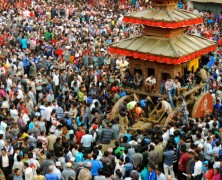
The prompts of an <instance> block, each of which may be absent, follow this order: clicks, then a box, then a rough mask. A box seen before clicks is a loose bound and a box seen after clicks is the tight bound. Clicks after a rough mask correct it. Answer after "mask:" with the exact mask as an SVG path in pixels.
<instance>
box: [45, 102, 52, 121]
mask: <svg viewBox="0 0 222 180" xmlns="http://www.w3.org/2000/svg"><path fill="white" fill-rule="evenodd" d="M52 109H53V107H52V102H48V106H47V107H46V108H45V119H46V121H50V117H51V113H52Z"/></svg>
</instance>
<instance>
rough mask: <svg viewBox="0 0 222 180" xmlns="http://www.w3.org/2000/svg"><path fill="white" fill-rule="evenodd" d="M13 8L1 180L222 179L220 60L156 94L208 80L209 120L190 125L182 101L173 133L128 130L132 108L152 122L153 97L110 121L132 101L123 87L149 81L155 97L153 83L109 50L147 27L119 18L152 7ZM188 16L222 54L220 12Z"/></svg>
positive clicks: (1, 18) (1, 41) (0, 21)
mask: <svg viewBox="0 0 222 180" xmlns="http://www.w3.org/2000/svg"><path fill="white" fill-rule="evenodd" d="M4 2H5V1H4ZM9 2H10V3H8V4H5V3H3V1H2V2H1V3H2V6H1V8H0V10H1V13H0V60H1V61H0V107H1V109H0V111H1V113H0V150H1V151H0V179H1V180H4V179H6V180H9V179H13V180H44V179H46V180H60V179H61V180H75V179H79V180H91V179H95V180H106V179H115V180H121V179H125V180H130V179H132V180H165V179H168V180H171V179H178V180H183V179H195V180H199V179H207V180H220V179H221V177H222V176H221V175H220V174H221V173H222V148H221V143H222V128H221V127H222V119H221V113H222V107H221V99H222V91H221V89H222V71H221V67H222V59H221V56H220V54H213V53H210V54H209V55H206V56H204V57H202V62H205V63H203V65H201V66H200V68H199V69H198V71H197V72H196V73H192V72H189V74H187V75H186V76H185V77H183V78H180V77H171V78H173V79H171V78H170V77H169V78H168V80H166V81H164V82H163V85H162V86H161V91H160V92H159V93H162V94H165V93H166V91H167V92H168V95H169V96H170V95H172V96H180V93H181V92H182V91H186V90H187V89H189V87H190V85H191V84H193V82H194V84H195V83H197V84H199V83H202V82H203V83H206V86H205V88H204V90H203V91H205V92H206V91H207V92H210V93H211V94H212V97H213V99H214V110H213V113H212V114H209V115H207V116H206V117H202V118H198V119H192V118H190V115H189V112H188V110H187V107H186V104H185V102H183V104H182V105H181V108H180V109H179V111H178V112H177V113H176V114H175V115H173V116H172V119H171V121H170V122H169V123H168V125H167V126H166V127H161V126H159V125H158V124H156V125H155V126H154V128H153V129H146V130H141V129H131V128H130V127H131V126H132V124H133V122H136V121H137V119H136V118H135V116H132V113H133V112H132V109H135V108H129V107H130V105H133V106H135V107H136V108H140V110H141V111H140V112H139V113H138V114H140V113H141V112H143V113H144V114H145V116H148V115H149V112H148V106H149V103H150V102H149V101H148V100H147V99H145V100H140V102H139V103H136V104H135V103H134V102H127V101H124V102H123V103H121V104H120V107H119V109H120V113H119V117H118V118H115V119H114V120H112V121H110V120H109V114H110V112H111V110H112V108H113V106H114V104H115V103H116V102H117V101H118V100H119V99H120V98H121V97H123V96H125V95H126V92H125V91H124V89H123V87H130V88H140V86H141V85H142V84H141V83H142V82H143V78H146V83H145V87H146V88H147V90H148V91H155V93H156V91H158V90H157V89H156V88H155V84H156V79H155V76H153V75H152V76H151V77H141V75H140V74H139V73H136V74H135V75H133V74H130V73H129V71H128V65H129V63H128V59H127V58H126V57H123V56H117V55H113V54H110V53H109V52H108V45H109V44H111V43H113V42H118V41H120V40H122V39H125V38H131V37H134V36H137V35H140V34H141V32H142V31H141V29H142V27H141V26H139V25H131V24H128V23H123V22H122V19H123V16H124V14H126V13H127V12H133V11H136V10H142V9H144V8H146V7H148V6H149V5H150V4H149V3H145V2H144V1H136V0H132V1H128V2H127V1H124V0H123V1H121V2H120V1H107V2H106V1H93V0H92V1H86V2H85V1H80V2H78V1H76V2H70V1H67V2H64V3H61V2H59V1H58V2H54V1H49V0H48V1H47V2H45V1H28V2H26V1H15V2H14V3H13V2H11V1H9ZM3 4H4V6H3ZM178 7H179V8H184V9H185V8H186V3H182V2H180V3H179V4H178ZM190 11H193V12H194V13H199V14H200V15H202V16H203V18H204V24H202V25H198V26H192V27H189V28H188V29H187V31H188V32H189V33H193V34H195V35H198V36H201V37H205V38H209V39H212V40H214V41H217V42H218V44H219V47H218V51H217V52H218V53H220V43H221V42H222V39H221V38H222V37H221V34H222V29H221V22H222V13H220V14H219V15H217V14H214V13H213V12H207V11H198V10H197V9H194V10H190ZM221 44H222V43H221ZM171 84H172V86H169V85H171ZM169 87H170V88H172V89H169ZM171 90H172V91H171ZM169 92H171V93H170V94H169ZM180 98H182V97H180ZM158 101H160V102H161V103H162V111H163V112H164V113H165V112H167V114H170V112H172V109H174V104H173V100H172V98H169V102H168V101H167V100H166V99H158ZM130 103H131V104H130ZM135 113H137V110H136V112H135Z"/></svg>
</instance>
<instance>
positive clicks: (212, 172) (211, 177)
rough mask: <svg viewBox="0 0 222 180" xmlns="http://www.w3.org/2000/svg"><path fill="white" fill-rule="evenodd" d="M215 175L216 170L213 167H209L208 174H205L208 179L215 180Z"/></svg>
mask: <svg viewBox="0 0 222 180" xmlns="http://www.w3.org/2000/svg"><path fill="white" fill-rule="evenodd" d="M213 176H214V170H213V169H209V170H208V171H207V173H206V174H204V177H205V179H207V180H213Z"/></svg>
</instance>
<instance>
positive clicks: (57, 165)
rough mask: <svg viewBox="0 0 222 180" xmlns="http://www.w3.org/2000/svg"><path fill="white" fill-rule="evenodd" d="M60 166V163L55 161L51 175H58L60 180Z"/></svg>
mask: <svg viewBox="0 0 222 180" xmlns="http://www.w3.org/2000/svg"><path fill="white" fill-rule="evenodd" d="M61 166H62V164H61V162H59V161H57V162H56V163H55V167H54V169H53V173H54V174H57V175H58V177H59V179H61V176H62V173H61V170H60V169H61Z"/></svg>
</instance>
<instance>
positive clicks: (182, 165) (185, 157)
mask: <svg viewBox="0 0 222 180" xmlns="http://www.w3.org/2000/svg"><path fill="white" fill-rule="evenodd" d="M188 159H189V154H188V153H187V152H185V153H183V154H182V156H181V157H180V161H179V167H178V169H179V171H181V172H184V171H185V168H186V164H187V161H188Z"/></svg>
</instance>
